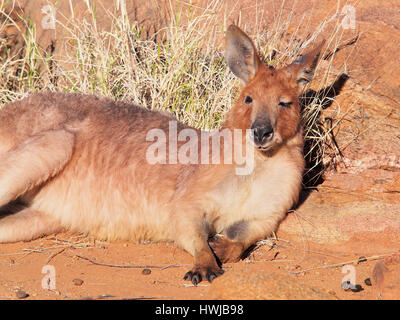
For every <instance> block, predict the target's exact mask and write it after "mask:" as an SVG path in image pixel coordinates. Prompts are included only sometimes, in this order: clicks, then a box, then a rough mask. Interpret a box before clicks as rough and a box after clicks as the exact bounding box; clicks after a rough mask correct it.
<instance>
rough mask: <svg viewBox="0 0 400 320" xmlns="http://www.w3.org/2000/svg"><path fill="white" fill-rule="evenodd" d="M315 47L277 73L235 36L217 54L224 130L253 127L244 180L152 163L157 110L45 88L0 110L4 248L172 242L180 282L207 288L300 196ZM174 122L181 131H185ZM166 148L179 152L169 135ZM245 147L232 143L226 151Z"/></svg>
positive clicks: (222, 169) (160, 123)
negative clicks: (65, 241) (223, 85)
mask: <svg viewBox="0 0 400 320" xmlns="http://www.w3.org/2000/svg"><path fill="white" fill-rule="evenodd" d="M322 45H323V43H321V44H320V45H318V46H317V47H316V48H315V49H313V50H312V51H310V52H309V53H307V54H305V55H302V56H300V58H298V59H297V60H296V61H295V62H293V63H292V64H290V65H288V66H286V67H284V68H282V69H279V70H275V69H273V68H268V67H267V66H265V65H264V64H263V63H262V62H261V60H260V59H259V57H258V54H257V51H256V49H255V46H254V44H253V42H252V40H251V39H250V38H249V37H248V36H247V35H246V34H245V33H244V32H243V31H242V30H240V29H239V28H238V27H237V26H235V25H231V26H230V27H229V28H228V30H227V33H226V50H225V57H226V61H227V63H228V66H229V68H230V69H231V71H232V72H233V73H234V74H235V75H236V76H237V77H238V78H239V79H240V80H241V82H242V84H243V88H242V91H241V93H240V95H239V98H238V100H237V102H236V103H235V104H234V106H233V107H232V108H231V110H229V111H228V112H227V114H226V118H225V120H224V121H223V123H222V125H221V129H220V130H223V129H225V130H234V129H242V130H244V131H245V130H249V131H250V133H251V134H250V135H249V137H250V142H251V147H252V148H253V149H252V150H254V168H253V170H252V171H251V173H249V174H247V175H238V174H236V172H235V165H234V164H232V163H231V164H224V163H219V164H213V163H211V164H201V163H200V164H195V163H190V164H182V163H179V162H177V163H172V164H171V163H166V164H163V163H155V164H154V163H149V161H148V159H147V158H146V152H147V151H148V149H149V147H150V146H151V145H152V142H151V141H149V139H147V133H148V132H149V131H151V130H153V129H160V130H162V131H163V132H166V133H167V135H168V133H169V132H170V131H171V129H170V125H169V124H170V122H171V121H174V118H173V117H172V116H171V115H169V114H166V113H163V112H160V111H150V110H147V109H145V108H142V107H140V106H136V105H130V104H127V103H124V102H115V101H113V100H111V99H107V98H99V97H96V96H91V95H83V94H63V93H49V92H47V93H38V94H32V95H30V96H28V97H26V98H24V99H22V100H20V101H16V102H12V103H8V104H6V105H5V106H4V107H3V108H2V109H1V110H0V207H1V212H2V215H1V217H0V243H7V242H16V241H29V240H32V239H35V238H37V237H40V236H43V235H49V234H52V233H57V232H61V231H64V230H68V231H72V232H79V233H86V234H89V235H92V236H94V237H96V238H98V239H105V240H110V241H111V240H115V239H123V240H131V241H143V240H151V241H175V243H176V244H177V245H178V246H180V247H181V248H183V249H184V250H186V251H187V252H188V253H190V254H192V255H193V256H194V265H193V268H192V269H191V270H189V271H188V272H187V273H186V274H185V276H184V279H185V280H189V281H191V282H192V283H193V284H194V285H197V284H198V283H199V282H201V281H202V280H208V281H209V282H211V281H213V280H214V279H215V278H216V277H218V276H220V275H221V274H222V273H223V270H222V263H226V262H235V261H239V260H240V259H241V258H242V257H243V255H244V254H245V252H246V250H247V249H248V248H249V247H250V246H251V245H253V244H254V243H255V242H256V241H258V240H261V239H263V238H265V237H266V236H268V235H269V234H270V233H271V232H273V231H274V230H275V229H276V228H277V226H278V224H279V223H280V221H281V220H282V219H283V218H284V217H285V215H286V213H287V211H288V210H289V209H290V208H291V207H292V206H293V205H294V204H295V203H296V201H297V199H298V196H299V192H300V189H301V183H302V175H303V170H304V157H303V133H302V127H301V124H300V106H299V102H298V96H299V94H300V93H301V92H302V90H303V87H304V85H305V84H306V83H308V82H309V81H310V80H311V79H312V77H313V74H314V70H315V67H316V64H317V61H318V59H319V55H320V51H321V48H322ZM175 123H176V130H177V132H178V133H179V132H182V131H183V130H187V129H191V128H190V127H188V126H186V125H184V124H182V123H179V122H175ZM193 130H195V129H193ZM195 132H197V133H199V134H202V133H203V132H202V131H200V130H195ZM218 132H220V131H218ZM218 132H217V133H218ZM244 136H245V134H244V133H243V137H244ZM166 143H167V145H172V144H173V143H178V145H179V146H181V145H182V144H183V142H182V141H176V137H175V141H167V142H166ZM246 143H247V142H243V140H240V142H237V141H236V140H235V141H233V147H236V146H237V144H242V145H243V144H246ZM225 145H229V143H225ZM220 148H221V150H222V148H223V145H221V146H220Z"/></svg>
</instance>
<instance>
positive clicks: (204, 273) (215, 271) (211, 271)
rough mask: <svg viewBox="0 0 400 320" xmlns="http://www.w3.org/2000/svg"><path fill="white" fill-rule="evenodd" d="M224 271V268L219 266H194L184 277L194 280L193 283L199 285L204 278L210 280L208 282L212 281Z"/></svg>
mask: <svg viewBox="0 0 400 320" xmlns="http://www.w3.org/2000/svg"><path fill="white" fill-rule="evenodd" d="M223 273H224V270H222V269H221V268H220V267H218V266H217V267H214V266H212V267H211V266H194V268H193V269H192V270H190V271H188V272H186V274H185V276H184V277H183V279H184V280H189V281H192V283H193V284H194V285H195V286H197V284H198V283H200V282H201V281H202V280H208V282H212V281H213V280H214V279H215V278H216V277H219V276H220V275H222V274H223Z"/></svg>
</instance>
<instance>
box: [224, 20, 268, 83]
mask: <svg viewBox="0 0 400 320" xmlns="http://www.w3.org/2000/svg"><path fill="white" fill-rule="evenodd" d="M225 58H226V60H227V62H228V66H229V68H230V69H231V71H232V72H233V74H234V75H235V76H237V77H238V78H240V79H241V80H242V81H243V82H245V83H246V82H248V81H249V80H250V79H252V78H253V77H254V76H255V74H256V73H257V70H258V67H259V64H260V63H261V61H260V59H259V58H258V55H257V52H256V49H255V47H254V44H253V42H252V41H251V39H250V38H249V37H248V36H247V34H245V33H244V32H243V31H242V30H240V29H239V28H238V27H237V26H235V25H233V24H232V25H230V26H229V28H228V31H227V32H226V47H225Z"/></svg>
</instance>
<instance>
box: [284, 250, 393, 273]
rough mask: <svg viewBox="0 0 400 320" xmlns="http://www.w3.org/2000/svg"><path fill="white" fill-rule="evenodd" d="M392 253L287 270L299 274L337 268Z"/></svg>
mask: <svg viewBox="0 0 400 320" xmlns="http://www.w3.org/2000/svg"><path fill="white" fill-rule="evenodd" d="M391 255H393V253H388V254H382V255H379V256H371V257H366V258H358V259H357V260H350V261H346V262H341V263H336V264H330V265H328V266H319V267H313V268H309V269H304V270H300V271H290V270H289V271H288V272H289V273H291V274H299V273H303V272H307V271H312V270H317V269H328V268H337V267H342V266H344V265H346V264H352V263H360V262H364V261H373V260H379V259H382V258H384V257H388V256H391Z"/></svg>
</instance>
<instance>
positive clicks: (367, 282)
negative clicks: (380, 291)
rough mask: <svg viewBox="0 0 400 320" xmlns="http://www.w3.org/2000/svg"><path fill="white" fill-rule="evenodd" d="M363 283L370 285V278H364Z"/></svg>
mask: <svg viewBox="0 0 400 320" xmlns="http://www.w3.org/2000/svg"><path fill="white" fill-rule="evenodd" d="M364 283H365V284H366V285H367V286H372V283H371V279H370V278H367V279H365V280H364Z"/></svg>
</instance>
